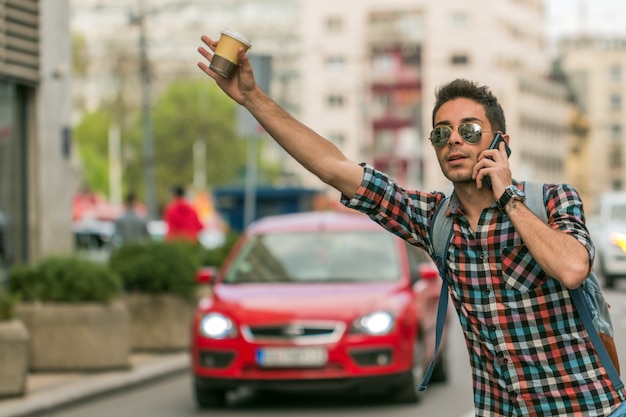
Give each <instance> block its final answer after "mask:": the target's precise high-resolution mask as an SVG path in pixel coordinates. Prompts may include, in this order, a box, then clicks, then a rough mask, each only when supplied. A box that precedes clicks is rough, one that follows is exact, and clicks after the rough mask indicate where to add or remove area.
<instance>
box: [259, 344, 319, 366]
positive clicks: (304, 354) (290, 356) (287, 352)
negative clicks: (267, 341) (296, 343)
mask: <svg viewBox="0 0 626 417" xmlns="http://www.w3.org/2000/svg"><path fill="white" fill-rule="evenodd" d="M327 360H328V352H327V351H326V349H324V348H319V347H306V348H303V347H297V348H273V347H271V348H261V349H259V350H257V353H256V361H257V363H258V364H259V365H261V366H265V367H319V366H324V365H326V361H327Z"/></svg>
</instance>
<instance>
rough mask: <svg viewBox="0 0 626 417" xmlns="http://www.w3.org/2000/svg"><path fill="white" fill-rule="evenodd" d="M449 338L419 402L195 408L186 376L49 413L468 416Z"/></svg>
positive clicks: (468, 401)
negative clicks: (438, 375) (437, 372)
mask: <svg viewBox="0 0 626 417" xmlns="http://www.w3.org/2000/svg"><path fill="white" fill-rule="evenodd" d="M620 284H621V286H619V285H618V289H616V290H613V291H609V290H605V295H606V298H607V301H608V302H609V304H610V305H611V314H612V318H613V325H614V328H615V332H616V344H617V346H618V350H619V353H620V362H621V363H622V364H624V363H626V332H624V329H626V314H625V313H626V282H622V283H620ZM451 319H452V320H450V322H451V328H450V339H449V342H450V343H449V351H448V354H449V361H450V380H449V382H448V383H447V384H444V385H438V384H434V385H432V386H430V387H429V388H428V390H427V391H426V392H424V393H423V395H422V398H421V401H420V402H419V403H418V404H411V405H404V404H403V405H399V404H393V403H387V402H384V401H380V400H375V399H371V398H363V397H352V396H346V395H340V394H334V395H332V394H331V395H329V394H316V395H313V394H311V395H305V394H293V393H275V394H268V393H263V394H257V393H250V392H242V393H237V394H235V395H234V396H232V397H231V398H230V399H229V402H228V405H227V406H226V407H225V408H223V409H213V410H205V411H199V410H197V409H196V407H195V403H194V400H193V396H192V390H191V377H190V375H188V374H184V375H182V376H177V377H172V378H168V379H165V380H161V381H156V382H155V383H151V384H148V385H144V386H140V387H138V388H136V389H132V390H129V391H126V392H122V393H117V394H115V395H107V396H104V397H100V398H97V399H94V400H91V401H87V402H85V403H82V404H78V405H75V406H72V407H69V408H65V409H62V410H58V411H57V412H56V413H52V414H47V415H48V416H50V417H79V416H80V417H82V416H86V415H88V416H90V417H112V416H131V415H132V416H134V417H143V416H146V417H147V416H150V417H173V416H176V417H185V416H198V415H211V416H216V417H221V416H231V417H247V416H255V417H271V416H281V415H283V416H293V415H298V416H302V417H317V416H328V415H332V416H344V417H357V416H359V417H361V416H370V415H371V416H380V415H383V414H384V415H385V416H386V417H409V416H411V417H415V416H442V417H470V416H472V415H473V411H472V410H473V407H472V387H471V377H470V372H469V366H468V361H467V352H466V350H465V343H464V342H463V337H462V335H461V333H460V329H459V327H458V320H457V318H456V317H451Z"/></svg>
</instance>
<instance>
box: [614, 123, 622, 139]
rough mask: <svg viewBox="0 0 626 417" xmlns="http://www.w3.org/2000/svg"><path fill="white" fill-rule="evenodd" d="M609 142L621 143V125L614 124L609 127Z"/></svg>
mask: <svg viewBox="0 0 626 417" xmlns="http://www.w3.org/2000/svg"><path fill="white" fill-rule="evenodd" d="M611 140H613V142H621V141H622V125H621V124H618V123H615V124H613V125H611Z"/></svg>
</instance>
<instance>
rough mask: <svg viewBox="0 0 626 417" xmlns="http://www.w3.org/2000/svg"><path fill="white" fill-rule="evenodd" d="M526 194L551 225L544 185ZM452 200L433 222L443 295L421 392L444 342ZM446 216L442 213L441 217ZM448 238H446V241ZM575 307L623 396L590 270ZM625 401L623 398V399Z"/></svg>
mask: <svg viewBox="0 0 626 417" xmlns="http://www.w3.org/2000/svg"><path fill="white" fill-rule="evenodd" d="M524 192H525V194H526V202H525V204H526V206H527V207H528V208H529V209H530V210H531V211H532V212H533V213H534V214H535V215H536V216H537V217H539V218H540V219H541V220H543V221H544V222H545V223H547V222H548V215H547V213H546V208H545V203H544V186H543V184H541V183H536V182H530V181H527V182H524ZM449 202H450V199H449V197H446V198H445V199H444V200H443V201H442V202H441V204H440V205H439V207H437V210H436V211H435V214H434V216H433V219H432V223H431V240H432V243H433V247H434V249H435V263H436V264H437V268H438V269H439V275H441V278H442V281H443V282H442V285H441V293H440V294H439V306H438V310H437V327H436V331H435V351H434V354H433V359H432V361H431V363H430V366H429V367H428V369H427V370H426V372H425V374H424V379H423V381H422V383H421V384H420V387H419V390H420V391H424V390H425V389H426V388H427V386H428V382H429V380H430V377H431V375H432V371H433V368H434V365H435V358H436V356H437V352H438V350H439V345H440V343H441V336H442V334H443V327H444V323H445V318H446V313H447V310H448V281H447V279H446V276H447V268H446V254H447V253H448V248H449V246H450V240H451V239H452V233H453V226H452V223H453V218H452V217H447V216H446V215H445V213H446V211H447V209H448V204H449ZM441 213H443V214H441ZM446 237H447V239H446ZM569 294H570V297H571V299H572V302H573V303H574V307H575V308H576V311H577V312H578V315H579V316H580V318H581V320H582V321H583V325H584V327H585V330H586V331H587V334H588V335H589V338H590V339H591V342H592V343H593V346H594V348H595V349H596V352H597V353H598V356H599V357H600V362H601V363H602V365H603V366H604V368H605V369H606V371H607V374H608V376H609V378H610V379H611V382H612V384H613V386H614V387H615V389H616V390H618V391H619V393H620V397H622V396H623V392H622V388H624V383H623V382H622V380H621V379H620V377H619V360H618V357H617V350H616V348H615V342H614V341H613V324H612V322H611V316H610V314H609V305H608V304H607V303H606V300H605V299H604V296H603V294H602V291H601V289H600V284H599V282H598V278H597V277H596V275H595V274H594V273H593V271H591V272H590V273H589V276H588V277H587V279H585V281H584V282H583V284H582V285H580V286H579V287H578V288H576V289H574V290H569ZM622 399H624V398H622Z"/></svg>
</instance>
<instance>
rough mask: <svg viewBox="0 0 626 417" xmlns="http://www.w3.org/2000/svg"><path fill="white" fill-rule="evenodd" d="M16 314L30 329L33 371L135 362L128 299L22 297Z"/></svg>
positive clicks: (101, 367)
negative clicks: (81, 300) (82, 300)
mask: <svg viewBox="0 0 626 417" xmlns="http://www.w3.org/2000/svg"><path fill="white" fill-rule="evenodd" d="M16 316H17V317H19V318H20V319H21V320H22V321H23V322H24V324H25V326H26V328H27V329H28V332H29V333H30V337H31V343H30V369H31V370H32V371H33V372H52V371H56V372H58V371H61V372H64V371H99V370H110V369H125V368H129V367H130V316H129V313H128V309H127V308H126V305H125V304H124V303H122V302H119V301H118V302H114V303H112V304H110V305H106V304H99V303H76V304H75V303H19V304H18V305H17V308H16Z"/></svg>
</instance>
